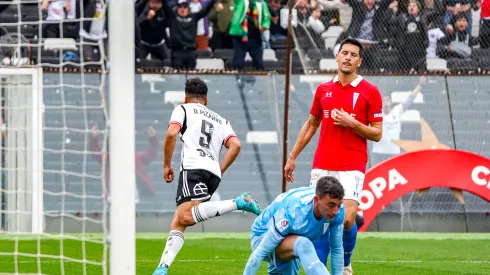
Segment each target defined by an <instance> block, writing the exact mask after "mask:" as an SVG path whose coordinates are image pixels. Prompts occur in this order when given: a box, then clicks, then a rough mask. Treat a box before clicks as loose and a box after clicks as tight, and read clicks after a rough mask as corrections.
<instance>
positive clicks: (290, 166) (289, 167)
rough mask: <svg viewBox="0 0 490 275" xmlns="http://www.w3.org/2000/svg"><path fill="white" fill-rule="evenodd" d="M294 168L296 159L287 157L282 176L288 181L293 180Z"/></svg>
mask: <svg viewBox="0 0 490 275" xmlns="http://www.w3.org/2000/svg"><path fill="white" fill-rule="evenodd" d="M294 168H296V161H295V160H294V159H288V161H287V162H286V166H284V177H285V178H286V180H287V181H289V182H293V181H294V176H293V171H294Z"/></svg>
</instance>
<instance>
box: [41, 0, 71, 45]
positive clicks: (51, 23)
mask: <svg viewBox="0 0 490 275" xmlns="http://www.w3.org/2000/svg"><path fill="white" fill-rule="evenodd" d="M41 9H42V10H43V11H44V12H45V13H47V17H46V21H48V22H45V23H44V24H43V27H42V28H43V32H42V34H43V37H45V38H60V37H66V36H65V35H63V36H62V34H63V33H64V32H65V24H64V22H62V21H63V20H64V19H75V12H74V10H75V0H43V2H42V5H41ZM60 21H61V22H60Z"/></svg>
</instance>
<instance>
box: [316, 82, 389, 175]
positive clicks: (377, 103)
mask: <svg viewBox="0 0 490 275" xmlns="http://www.w3.org/2000/svg"><path fill="white" fill-rule="evenodd" d="M334 109H337V110H341V109H343V110H344V111H346V112H347V113H349V114H350V115H351V116H353V117H354V118H355V119H357V120H358V121H359V122H361V123H363V124H365V125H369V124H370V123H372V122H382V121H383V114H382V100H381V94H380V93H379V90H378V88H377V87H376V86H374V85H373V84H371V83H369V82H368V81H367V80H365V79H363V78H362V77H361V76H358V77H357V78H356V79H355V80H354V81H352V82H351V83H349V84H346V85H345V86H342V84H341V83H340V81H339V79H338V76H336V77H335V78H334V79H333V80H330V81H327V82H324V83H322V84H320V85H319V86H318V88H317V90H316V92H315V97H314V99H313V104H312V106H311V110H310V114H311V115H314V116H316V117H321V118H322V123H321V128H320V137H319V140H318V145H317V148H316V152H315V157H314V159H313V169H323V170H332V171H354V170H356V171H361V172H363V173H365V171H366V164H367V160H368V156H367V140H366V139H365V138H363V137H361V136H360V135H359V134H357V133H356V132H355V131H354V129H351V128H346V127H342V126H339V125H335V124H334V119H333V118H332V117H333V115H334V113H333V112H334V111H333V110H334Z"/></svg>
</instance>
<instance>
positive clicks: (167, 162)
mask: <svg viewBox="0 0 490 275" xmlns="http://www.w3.org/2000/svg"><path fill="white" fill-rule="evenodd" d="M179 132H180V126H179V125H178V124H170V125H169V126H168V130H167V135H166V136H165V142H164V143H163V177H164V178H165V181H166V182H171V181H172V180H173V179H174V172H173V170H172V167H171V164H172V155H173V154H174V149H175V143H176V142H177V135H178V134H179Z"/></svg>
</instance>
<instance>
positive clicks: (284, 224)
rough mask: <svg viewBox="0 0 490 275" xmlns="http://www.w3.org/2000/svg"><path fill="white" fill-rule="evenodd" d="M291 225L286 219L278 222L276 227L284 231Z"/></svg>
mask: <svg viewBox="0 0 490 275" xmlns="http://www.w3.org/2000/svg"><path fill="white" fill-rule="evenodd" d="M288 227H289V222H288V220H286V219H283V220H280V221H278V222H277V223H276V228H277V229H278V230H279V231H284V230H286V229H287V228H288Z"/></svg>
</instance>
